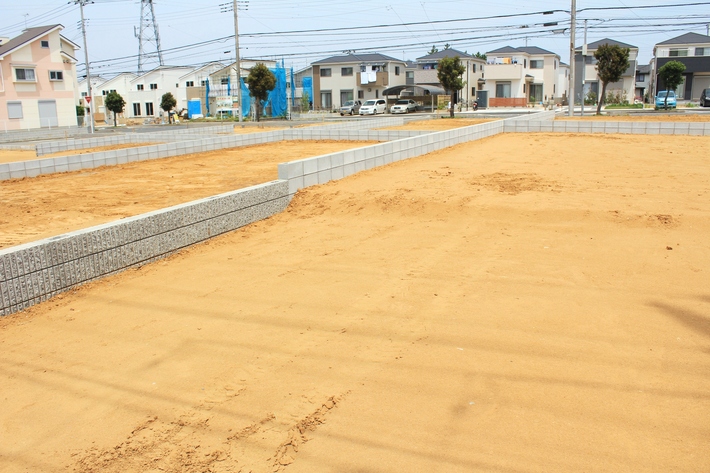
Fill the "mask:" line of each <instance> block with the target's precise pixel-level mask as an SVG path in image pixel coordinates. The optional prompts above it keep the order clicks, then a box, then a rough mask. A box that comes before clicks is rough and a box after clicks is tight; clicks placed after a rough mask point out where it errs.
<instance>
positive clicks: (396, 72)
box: [394, 66, 399, 76]
mask: <svg viewBox="0 0 710 473" xmlns="http://www.w3.org/2000/svg"><path fill="white" fill-rule="evenodd" d="M394 75H396V76H398V75H399V66H394Z"/></svg>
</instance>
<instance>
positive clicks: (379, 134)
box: [284, 127, 430, 141]
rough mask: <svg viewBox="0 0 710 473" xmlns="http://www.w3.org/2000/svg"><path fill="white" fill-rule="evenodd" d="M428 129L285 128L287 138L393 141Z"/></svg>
mask: <svg viewBox="0 0 710 473" xmlns="http://www.w3.org/2000/svg"><path fill="white" fill-rule="evenodd" d="M427 133H430V132H427V131H404V130H362V129H355V130H351V129H342V128H340V129H332V128H326V127H324V128H322V129H319V128H297V129H293V130H284V139H285V140H341V141H393V140H401V139H403V138H411V137H413V136H420V135H425V134H427Z"/></svg>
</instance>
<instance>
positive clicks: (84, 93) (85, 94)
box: [81, 92, 89, 97]
mask: <svg viewBox="0 0 710 473" xmlns="http://www.w3.org/2000/svg"><path fill="white" fill-rule="evenodd" d="M88 95H89V93H88V92H82V93H81V96H82V97H87V96H88Z"/></svg>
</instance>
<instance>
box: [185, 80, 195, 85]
mask: <svg viewBox="0 0 710 473" xmlns="http://www.w3.org/2000/svg"><path fill="white" fill-rule="evenodd" d="M185 87H195V82H194V81H191V80H189V81H187V82H185Z"/></svg>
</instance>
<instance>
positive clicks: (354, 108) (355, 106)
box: [340, 100, 362, 117]
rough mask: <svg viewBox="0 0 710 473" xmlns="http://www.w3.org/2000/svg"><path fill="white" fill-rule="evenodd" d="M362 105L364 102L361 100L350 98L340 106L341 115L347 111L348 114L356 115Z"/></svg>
mask: <svg viewBox="0 0 710 473" xmlns="http://www.w3.org/2000/svg"><path fill="white" fill-rule="evenodd" d="M361 105H362V102H360V101H359V100H348V101H347V102H345V103H344V104H343V106H342V107H340V116H341V117H342V116H343V115H345V114H346V113H347V114H348V115H354V114H356V113H360V106H361Z"/></svg>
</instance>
